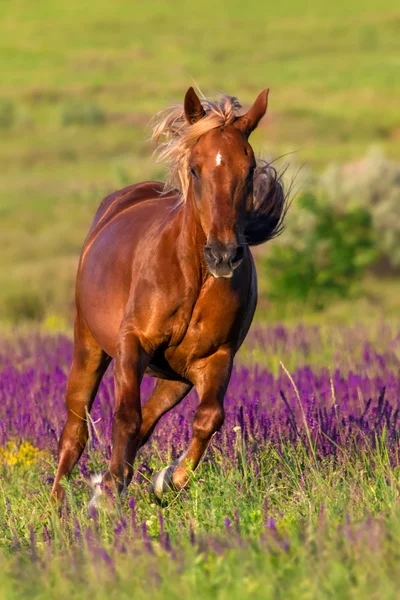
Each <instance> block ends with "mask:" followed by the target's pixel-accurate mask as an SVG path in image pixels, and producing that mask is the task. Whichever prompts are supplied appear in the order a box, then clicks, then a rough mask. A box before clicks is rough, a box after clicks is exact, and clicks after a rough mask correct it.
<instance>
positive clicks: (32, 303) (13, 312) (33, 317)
mask: <svg viewBox="0 0 400 600" xmlns="http://www.w3.org/2000/svg"><path fill="white" fill-rule="evenodd" d="M5 309H6V314H7V316H8V317H9V319H10V320H11V321H12V322H13V323H21V322H23V321H40V320H41V319H42V318H43V316H44V314H45V306H44V303H43V300H42V299H41V298H40V297H39V295H38V294H37V293H35V292H33V291H29V290H25V291H20V292H19V293H15V294H12V295H10V296H8V297H7V298H6V301H5Z"/></svg>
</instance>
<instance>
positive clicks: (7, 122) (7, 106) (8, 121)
mask: <svg viewBox="0 0 400 600" xmlns="http://www.w3.org/2000/svg"><path fill="white" fill-rule="evenodd" d="M14 119H15V111H14V104H13V103H12V102H11V100H5V99H4V98H3V99H0V129H10V127H12V125H13V124H14Z"/></svg>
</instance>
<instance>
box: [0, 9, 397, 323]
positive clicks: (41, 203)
mask: <svg viewBox="0 0 400 600" xmlns="http://www.w3.org/2000/svg"><path fill="white" fill-rule="evenodd" d="M0 18H1V21H2V25H3V27H2V36H1V40H0V66H1V72H2V78H1V83H0V100H1V99H2V100H3V101H6V102H7V101H10V102H11V103H12V107H13V111H12V113H13V115H14V117H13V120H12V122H10V126H9V127H8V128H3V129H2V130H1V131H0V134H1V135H0V177H1V186H0V219H1V232H0V233H1V239H2V242H3V244H2V252H1V255H0V318H3V319H4V318H8V317H9V316H10V315H9V311H8V307H9V306H10V304H11V305H12V304H13V302H14V299H15V297H17V296H19V297H20V296H23V295H24V293H26V292H28V294H36V296H37V297H38V298H39V302H40V303H41V305H42V309H43V310H45V311H46V312H49V311H50V312H56V313H62V314H64V315H71V312H72V309H71V304H72V298H73V290H72V287H73V278H74V271H75V267H76V260H77V255H78V252H79V248H80V246H81V244H82V241H83V239H84V237H85V234H86V231H87V228H88V226H89V223H90V220H91V218H92V216H93V213H94V211H95V208H96V206H97V205H98V203H99V202H100V200H101V198H102V197H103V196H104V194H105V193H106V192H107V191H110V190H112V189H115V188H116V187H118V186H121V185H123V184H124V183H126V182H127V181H132V182H134V181H139V180H143V179H146V178H153V177H156V178H160V177H162V175H163V171H162V168H161V167H160V166H159V165H155V164H154V161H153V160H152V158H151V148H150V147H149V146H148V145H147V144H146V139H147V137H148V130H146V125H147V123H148V121H149V119H150V117H151V116H152V115H153V114H154V112H155V111H156V110H158V109H160V108H162V107H164V106H165V105H166V104H168V103H170V102H172V101H177V100H181V99H182V98H183V94H184V92H185V90H186V89H187V87H188V86H189V85H191V84H192V83H193V81H196V82H197V83H198V84H199V86H200V87H201V89H202V90H203V91H204V92H205V93H207V94H209V95H212V94H214V93H215V92H218V91H219V90H224V91H227V92H229V93H232V94H235V95H237V96H239V98H240V99H241V100H242V102H243V103H244V104H249V103H250V102H252V101H253V100H254V98H255V96H256V94H257V93H258V92H259V91H260V90H261V89H262V88H263V87H265V86H269V87H270V88H271V97H270V109H269V116H268V118H267V119H266V120H265V122H264V123H263V125H262V126H261V127H260V129H259V131H258V132H257V133H256V134H255V135H254V136H253V143H254V146H255V148H256V149H257V150H259V151H262V152H265V153H266V154H268V155H271V156H277V155H280V154H283V153H285V152H292V151H296V154H295V155H294V156H295V159H293V160H296V161H297V162H298V163H299V164H302V163H304V162H305V163H309V164H310V165H312V166H313V167H314V168H315V169H316V170H319V169H320V168H322V167H324V166H325V165H326V164H327V162H329V161H332V160H350V159H352V158H355V157H359V156H360V155H361V154H363V153H364V152H365V150H366V149H367V148H368V146H370V145H371V144H376V143H378V144H379V145H380V146H382V147H383V149H385V150H386V151H387V152H388V154H389V155H390V156H396V155H397V156H398V154H399V150H400V134H399V132H400V129H399V127H400V125H399V119H398V105H399V101H400V81H399V78H398V77H397V73H398V68H399V64H400V62H399V61H400V58H399V56H400V41H399V40H400V12H399V9H398V4H397V2H395V0H385V1H384V2H380V3H379V4H378V3H376V2H372V1H368V2H361V0H350V1H349V2H344V1H343V0H340V1H339V2H337V3H335V4H332V3H331V4H326V3H322V2H319V1H317V0H311V1H309V2H307V3H306V4H304V3H302V4H299V3H296V2H294V1H293V0H285V1H283V2H279V3H275V4H270V3H265V2H261V1H254V0H252V1H250V2H248V3H246V5H244V4H243V2H236V1H230V2H221V3H215V2H210V0H205V1H204V2H201V3H198V4H193V3H192V2H184V1H183V0H180V1H177V2H172V3H166V2H161V1H155V2H149V3H143V2H137V1H136V2H132V1H129V2H128V1H127V0H123V1H121V0H120V1H119V2H116V3H115V2H114V3H110V2H106V1H105V0H99V1H98V2H96V3H95V4H92V3H82V2H78V1H77V0H71V1H70V2H68V3H64V2H61V1H60V0H57V1H55V2H49V1H45V0H38V1H37V2H34V3H32V2H28V1H27V0H21V1H20V2H18V3H15V2H11V1H5V2H3V3H2V4H1V6H0ZM77 103H78V104H80V106H81V108H82V111H83V114H84V115H85V114H89V115H90V114H93V111H94V112H96V110H97V109H98V110H99V113H100V114H101V115H102V116H104V123H98V124H94V125H89V124H88V125H82V124H76V125H70V126H66V125H65V124H63V123H64V122H65V119H66V114H69V111H70V108H71V105H76V104H77ZM82 111H81V112H82ZM10 119H11V117H10ZM87 119H88V121H90V119H91V117H90V116H89V117H87ZM100 120H101V119H100Z"/></svg>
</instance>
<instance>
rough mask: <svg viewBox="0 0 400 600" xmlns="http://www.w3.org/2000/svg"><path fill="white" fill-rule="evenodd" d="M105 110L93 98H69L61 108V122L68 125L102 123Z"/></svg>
mask: <svg viewBox="0 0 400 600" xmlns="http://www.w3.org/2000/svg"><path fill="white" fill-rule="evenodd" d="M104 122H105V114H104V111H103V110H102V109H101V108H100V106H99V105H98V104H97V103H96V102H95V101H94V100H91V99H83V98H80V99H78V98H75V99H73V100H67V101H66V102H65V103H64V104H63V106H62V108H61V123H62V124H63V125H65V126H67V125H102V124H103V123H104Z"/></svg>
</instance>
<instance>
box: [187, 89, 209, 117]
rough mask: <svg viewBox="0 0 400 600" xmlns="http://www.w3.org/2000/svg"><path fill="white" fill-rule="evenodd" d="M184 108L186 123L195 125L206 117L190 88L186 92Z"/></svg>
mask: <svg viewBox="0 0 400 600" xmlns="http://www.w3.org/2000/svg"><path fill="white" fill-rule="evenodd" d="M184 108H185V117H186V121H187V122H188V123H190V124H192V123H197V121H199V120H200V119H202V118H203V117H205V116H206V111H205V110H204V108H203V107H202V105H201V102H200V100H199V97H198V96H197V94H196V92H195V91H194V89H193V88H192V87H190V88H189V89H188V91H187V92H186V96H185V103H184Z"/></svg>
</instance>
